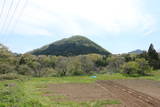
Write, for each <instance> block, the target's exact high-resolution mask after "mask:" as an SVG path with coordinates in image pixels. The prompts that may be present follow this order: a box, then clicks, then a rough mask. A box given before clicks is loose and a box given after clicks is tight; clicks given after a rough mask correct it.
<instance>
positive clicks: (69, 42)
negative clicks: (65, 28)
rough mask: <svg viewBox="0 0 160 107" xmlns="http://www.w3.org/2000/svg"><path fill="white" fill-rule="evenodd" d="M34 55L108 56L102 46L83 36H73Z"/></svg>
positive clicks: (33, 52)
mask: <svg viewBox="0 0 160 107" xmlns="http://www.w3.org/2000/svg"><path fill="white" fill-rule="evenodd" d="M29 53H31V54H34V55H57V56H75V55H83V54H90V53H97V54H102V55H108V54H110V52H108V51H106V50H105V49H104V48H102V47H101V46H99V45H97V44H96V43H94V42H93V41H91V40H89V39H88V38H86V37H83V36H72V37H70V38H65V39H62V40H59V41H56V42H54V43H51V44H49V45H46V46H43V47H41V48H39V49H35V50H33V51H31V52H29Z"/></svg>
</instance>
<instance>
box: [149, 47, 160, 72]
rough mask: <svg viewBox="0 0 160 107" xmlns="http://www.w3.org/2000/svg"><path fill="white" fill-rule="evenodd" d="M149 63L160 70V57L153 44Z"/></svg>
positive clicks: (150, 48) (150, 49)
mask: <svg viewBox="0 0 160 107" xmlns="http://www.w3.org/2000/svg"><path fill="white" fill-rule="evenodd" d="M148 61H149V64H150V66H152V67H153V68H154V69H158V68H160V67H159V65H160V63H159V56H158V53H157V52H156V50H155V49H154V46H153V44H151V45H150V47H149V49H148Z"/></svg>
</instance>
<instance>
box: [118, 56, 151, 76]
mask: <svg viewBox="0 0 160 107" xmlns="http://www.w3.org/2000/svg"><path fill="white" fill-rule="evenodd" d="M150 71H151V67H150V66H149V64H148V62H147V61H146V60H145V59H143V58H141V59H136V60H135V61H130V62H127V63H125V64H123V66H122V67H121V72H122V73H124V74H128V75H145V74H146V73H148V72H150Z"/></svg>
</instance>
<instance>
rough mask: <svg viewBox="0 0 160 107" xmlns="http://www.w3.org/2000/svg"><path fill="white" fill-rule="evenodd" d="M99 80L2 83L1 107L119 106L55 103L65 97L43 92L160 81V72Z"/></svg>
mask: <svg viewBox="0 0 160 107" xmlns="http://www.w3.org/2000/svg"><path fill="white" fill-rule="evenodd" d="M96 76H97V78H91V76H70V77H44V78H30V79H28V80H24V81H21V80H6V81H0V107H102V106H103V105H107V104H119V103H120V102H119V101H116V100H98V101H87V102H75V101H54V100H51V99H53V98H54V97H55V98H57V97H58V98H59V97H60V98H61V97H64V96H43V94H45V93H47V92H44V91H42V89H44V88H46V87H47V85H48V84H50V83H56V84H61V83H92V82H95V81H97V80H113V79H151V80H160V72H159V71H155V72H152V76H143V77H126V76H123V75H122V74H99V75H96Z"/></svg>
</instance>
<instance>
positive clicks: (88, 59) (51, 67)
mask: <svg viewBox="0 0 160 107" xmlns="http://www.w3.org/2000/svg"><path fill="white" fill-rule="evenodd" d="M152 69H160V58H159V55H158V53H157V52H156V50H155V49H154V47H153V45H152V44H151V45H150V47H149V49H148V51H147V52H143V53H142V54H139V55H136V54H121V55H99V54H88V55H79V56H70V57H64V56H45V55H39V56H35V55H31V54H22V55H19V54H13V53H11V52H10V51H8V49H7V48H6V47H4V46H3V47H2V46H1V48H0V79H1V78H2V79H3V78H11V79H12V78H15V77H14V76H13V75H11V74H20V75H25V76H34V77H45V76H46V77H48V76H71V75H92V74H97V73H123V74H125V75H130V76H137V75H147V73H148V72H150V71H152ZM8 76H10V77H8Z"/></svg>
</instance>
